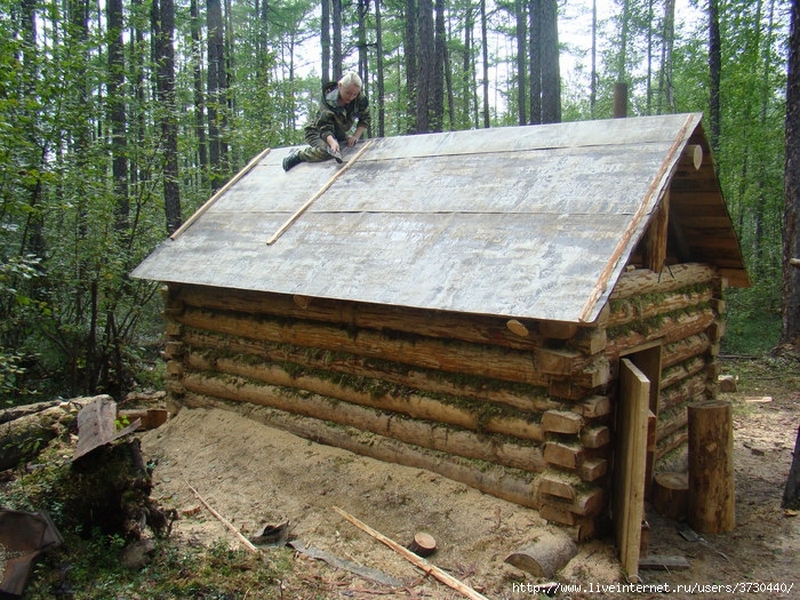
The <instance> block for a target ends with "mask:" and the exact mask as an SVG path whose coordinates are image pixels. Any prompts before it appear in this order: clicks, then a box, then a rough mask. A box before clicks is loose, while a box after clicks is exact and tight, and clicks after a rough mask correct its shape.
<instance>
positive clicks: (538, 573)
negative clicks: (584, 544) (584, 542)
mask: <svg viewBox="0 0 800 600" xmlns="http://www.w3.org/2000/svg"><path fill="white" fill-rule="evenodd" d="M577 553H578V548H577V546H576V545H575V542H573V541H572V540H571V539H570V538H569V536H567V535H566V534H565V533H563V532H558V533H554V532H550V531H547V532H543V533H542V534H541V535H539V536H537V538H536V540H534V541H533V542H532V543H530V544H528V545H527V546H524V547H522V548H520V549H519V550H517V551H515V552H512V553H511V554H509V555H508V556H506V558H505V562H507V563H508V564H510V565H512V566H514V567H516V568H518V569H521V570H523V571H526V572H528V573H530V574H531V575H533V576H534V577H544V578H546V579H550V578H551V577H553V575H554V574H555V573H557V572H558V571H560V570H561V569H563V568H564V566H565V565H566V564H567V563H568V562H569V561H570V560H572V558H573V557H574V556H575V555H576V554H577Z"/></svg>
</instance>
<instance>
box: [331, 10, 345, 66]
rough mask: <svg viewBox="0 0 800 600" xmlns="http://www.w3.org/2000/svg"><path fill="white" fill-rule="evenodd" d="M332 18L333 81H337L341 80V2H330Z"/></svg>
mask: <svg viewBox="0 0 800 600" xmlns="http://www.w3.org/2000/svg"><path fill="white" fill-rule="evenodd" d="M331 8H332V15H331V16H332V18H333V65H332V73H333V79H334V80H335V81H339V80H340V79H341V78H342V60H343V55H342V0H332V2H331Z"/></svg>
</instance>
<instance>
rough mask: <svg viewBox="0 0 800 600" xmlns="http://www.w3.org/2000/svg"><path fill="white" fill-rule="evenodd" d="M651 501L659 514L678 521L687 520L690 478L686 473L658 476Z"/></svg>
mask: <svg viewBox="0 0 800 600" xmlns="http://www.w3.org/2000/svg"><path fill="white" fill-rule="evenodd" d="M651 500H652V502H653V508H654V509H655V510H656V512H657V513H658V514H660V515H663V516H665V517H667V518H669V519H675V520H676V521H680V520H683V519H685V518H686V515H687V512H688V511H687V507H688V504H689V477H688V476H687V474H686V473H658V474H656V476H655V479H654V480H653V491H652V495H651Z"/></svg>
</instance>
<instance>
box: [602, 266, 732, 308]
mask: <svg viewBox="0 0 800 600" xmlns="http://www.w3.org/2000/svg"><path fill="white" fill-rule="evenodd" d="M718 277H719V276H718V275H717V272H716V271H715V270H714V268H713V267H709V266H708V265H705V264H700V263H683V264H679V265H671V266H670V267H669V268H668V269H665V270H664V271H663V272H662V273H654V272H653V271H650V270H649V269H636V270H634V271H628V272H625V273H623V274H622V275H621V276H620V278H619V279H618V280H617V283H616V285H615V286H614V290H613V291H612V293H611V296H610V297H609V301H610V302H611V301H614V300H621V299H623V298H631V297H633V296H641V295H644V294H654V293H664V292H668V291H671V290H679V289H681V288H686V287H689V286H693V285H697V284H705V283H710V282H713V281H715V279H717V278H718Z"/></svg>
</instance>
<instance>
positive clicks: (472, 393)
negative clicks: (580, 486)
mask: <svg viewBox="0 0 800 600" xmlns="http://www.w3.org/2000/svg"><path fill="white" fill-rule="evenodd" d="M184 341H185V342H186V345H187V346H191V347H192V348H195V349H196V350H197V351H202V350H211V351H212V353H213V354H219V353H222V352H225V353H230V354H232V355H236V354H249V355H251V356H250V357H248V359H249V360H252V361H253V362H256V361H258V360H259V359H263V360H264V361H273V362H277V363H293V364H295V365H298V368H301V369H302V368H303V367H308V368H310V369H321V370H326V371H329V372H331V373H334V374H335V373H339V374H344V375H351V376H354V377H372V378H375V379H381V380H383V381H384V382H386V383H390V384H394V385H400V386H406V387H409V388H412V389H417V390H421V391H423V392H430V393H432V394H446V395H450V396H457V397H462V398H468V399H471V400H478V401H481V402H493V403H496V404H500V405H505V406H509V407H511V408H514V409H516V410H520V411H523V412H530V413H541V412H544V411H546V410H552V409H556V408H563V407H564V404H563V403H557V402H555V401H554V400H552V399H551V398H549V397H548V396H547V395H546V390H544V388H541V387H534V386H525V385H522V384H514V383H508V382H503V381H501V380H486V379H481V378H478V377H474V376H472V375H471V374H461V373H454V374H448V373H442V372H436V371H432V370H424V369H414V368H409V367H408V366H406V365H401V364H399V363H393V362H390V361H382V360H377V359H370V358H364V357H360V356H355V355H352V354H348V353H344V352H339V353H332V352H326V351H320V352H309V350H308V348H301V347H295V346H291V345H289V344H270V343H264V342H259V341H254V340H247V339H244V338H240V337H234V336H228V335H222V334H212V333H205V332H202V331H198V330H195V329H191V328H187V331H186V333H185V335H184Z"/></svg>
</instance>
